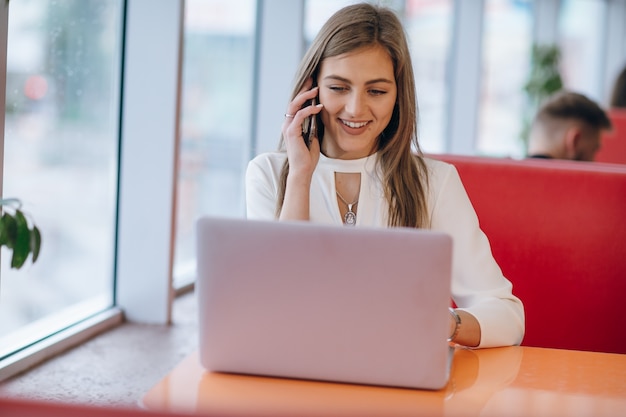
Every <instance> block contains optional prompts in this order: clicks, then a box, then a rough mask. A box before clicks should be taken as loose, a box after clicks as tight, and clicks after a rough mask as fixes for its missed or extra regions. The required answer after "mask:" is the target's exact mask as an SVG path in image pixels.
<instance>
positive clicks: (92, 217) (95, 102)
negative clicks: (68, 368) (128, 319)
mask: <svg viewBox="0 0 626 417" xmlns="http://www.w3.org/2000/svg"><path fill="white" fill-rule="evenodd" d="M121 18H122V1H121V0H109V1H104V0H56V1H52V0H20V1H12V2H11V3H10V10H9V28H8V52H7V54H8V56H7V60H8V63H7V97H6V103H7V105H6V127H5V146H4V178H3V179H4V182H3V188H4V190H3V195H4V196H5V197H16V198H19V199H21V200H22V202H23V210H24V211H25V212H27V213H28V214H29V215H30V216H31V218H32V219H33V220H34V221H35V223H36V224H37V226H38V227H39V228H40V229H41V233H42V237H43V245H42V251H41V254H40V257H39V260H38V261H37V262H36V263H35V264H31V263H30V261H28V263H27V264H26V265H25V266H24V267H23V268H22V269H21V270H14V269H10V268H9V264H10V256H8V253H7V252H4V250H3V256H2V270H1V274H2V281H1V283H0V285H1V288H0V290H1V291H0V358H1V357H3V356H5V355H6V354H8V353H10V351H11V350H13V349H15V348H18V347H19V346H21V345H23V344H25V343H31V342H33V341H35V340H37V339H39V338H41V337H43V336H45V335H48V334H51V333H53V332H55V331H57V330H59V329H61V328H63V327H65V326H67V325H69V324H71V323H73V322H76V321H78V320H81V319H83V318H85V317H86V316H87V315H90V314H93V313H95V312H97V311H100V310H101V309H103V308H105V307H107V306H110V305H112V302H113V267H114V238H115V223H116V219H115V211H116V201H117V168H118V120H119V91H120V75H119V74H120V62H121V60H120V56H121V53H120V51H121V48H120V42H121V22H122V19H121Z"/></svg>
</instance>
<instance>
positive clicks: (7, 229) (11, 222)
mask: <svg viewBox="0 0 626 417" xmlns="http://www.w3.org/2000/svg"><path fill="white" fill-rule="evenodd" d="M0 223H1V224H2V230H3V232H2V235H3V237H2V244H3V245H5V246H6V247H7V248H9V249H13V247H14V246H15V239H16V238H17V224H16V223H15V218H13V216H11V215H10V214H9V213H4V214H3V215H2V217H1V218H0Z"/></svg>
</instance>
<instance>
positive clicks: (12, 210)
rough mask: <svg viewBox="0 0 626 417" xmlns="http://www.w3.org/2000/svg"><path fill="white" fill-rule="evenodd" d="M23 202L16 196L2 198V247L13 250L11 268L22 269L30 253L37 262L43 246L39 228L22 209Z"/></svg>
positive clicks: (0, 223)
mask: <svg viewBox="0 0 626 417" xmlns="http://www.w3.org/2000/svg"><path fill="white" fill-rule="evenodd" d="M21 208H22V203H21V201H20V200H18V199H15V198H6V199H4V198H0V213H2V216H0V247H2V246H6V248H7V249H9V250H10V251H11V252H12V256H11V268H15V269H20V268H21V267H22V266H23V265H24V263H25V262H26V259H28V256H29V255H32V256H31V260H32V262H33V263H34V262H36V261H37V258H38V257H39V250H40V248H41V233H40V231H39V228H38V227H37V226H36V225H35V224H34V223H33V222H32V220H31V221H29V219H27V218H26V215H25V214H24V212H23V211H22V210H21Z"/></svg>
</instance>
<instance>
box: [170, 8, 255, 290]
mask: <svg viewBox="0 0 626 417" xmlns="http://www.w3.org/2000/svg"><path fill="white" fill-rule="evenodd" d="M255 3H256V2H255V1H253V0H237V1H234V0H188V1H187V2H186V5H185V7H186V10H185V46H184V48H185V54H184V70H183V93H182V96H183V104H182V123H181V130H182V131H181V135H182V138H181V149H180V164H179V167H180V168H179V174H178V210H177V211H178V219H177V237H176V259H175V271H174V277H175V286H178V287H180V286H182V285H184V284H185V283H187V282H189V281H191V280H193V279H194V278H195V229H194V227H195V220H196V219H197V218H198V216H200V215H216V216H243V215H244V214H245V207H244V190H243V176H244V173H245V167H246V164H247V161H248V152H247V150H248V149H249V146H250V144H249V142H250V137H251V129H252V127H251V119H252V97H253V81H254V46H255V45H254V30H255V18H256V10H255V6H256V4H255Z"/></svg>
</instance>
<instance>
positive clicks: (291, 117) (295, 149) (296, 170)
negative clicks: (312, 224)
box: [280, 81, 323, 220]
mask: <svg viewBox="0 0 626 417" xmlns="http://www.w3.org/2000/svg"><path fill="white" fill-rule="evenodd" d="M311 85H312V81H309V82H308V83H306V84H305V85H304V87H303V88H302V90H300V93H299V94H298V95H297V96H296V97H295V98H294V99H293V100H292V101H291V103H289V106H288V108H287V113H286V114H285V121H284V122H283V126H282V133H283V140H284V143H285V147H286V148H287V158H288V160H289V175H288V176H287V184H286V188H285V199H284V201H283V207H282V210H281V216H280V218H281V219H289V220H309V194H310V188H311V177H312V176H313V171H315V167H316V166H317V162H318V161H319V157H320V142H319V140H318V138H317V132H315V131H314V132H313V134H312V135H310V137H309V146H307V143H306V142H305V139H304V136H303V132H302V129H303V126H304V124H305V121H306V119H307V118H309V117H311V118H312V117H315V115H317V114H318V113H319V112H320V111H322V108H323V105H322V104H317V105H309V106H305V103H307V102H310V101H311V100H313V99H315V98H316V97H317V95H318V90H319V88H318V87H313V88H311ZM303 106H304V107H303ZM309 123H310V121H309Z"/></svg>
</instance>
